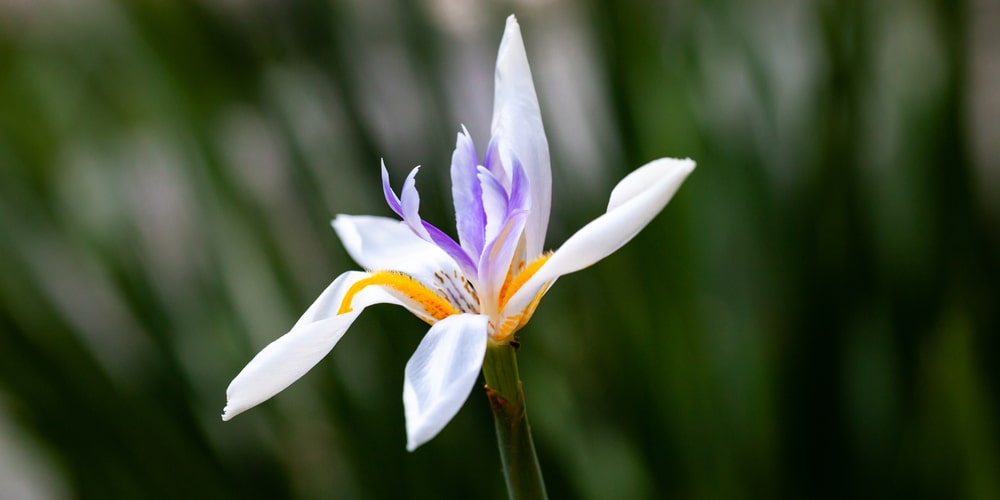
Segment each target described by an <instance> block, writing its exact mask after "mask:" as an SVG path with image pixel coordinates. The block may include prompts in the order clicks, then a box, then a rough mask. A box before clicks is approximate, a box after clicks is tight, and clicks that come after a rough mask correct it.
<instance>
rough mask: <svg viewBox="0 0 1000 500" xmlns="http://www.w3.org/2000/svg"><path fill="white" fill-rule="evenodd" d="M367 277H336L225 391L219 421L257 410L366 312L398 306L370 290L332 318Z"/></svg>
mask: <svg viewBox="0 0 1000 500" xmlns="http://www.w3.org/2000/svg"><path fill="white" fill-rule="evenodd" d="M366 276H368V273H362V272H356V271H351V272H347V273H344V274H342V275H340V276H338V277H337V279H335V280H334V281H333V283H331V284H330V286H329V287H327V289H326V290H324V291H323V293H322V294H320V296H319V298H317V299H316V301H315V302H313V304H312V306H310V307H309V309H308V310H306V313H305V314H303V315H302V317H301V318H300V319H299V321H298V322H297V323H296V324H295V326H293V327H292V329H291V331H289V332H288V333H286V334H285V335H283V336H281V337H280V338H278V339H277V340H275V341H274V342H271V343H270V344H269V345H268V346H267V347H265V348H264V349H263V350H262V351H260V353H258V354H257V356H255V357H254V358H253V359H252V360H251V361H250V363H248V364H247V365H246V366H245V367H244V368H243V370H242V371H240V373H239V374H238V375H236V378H235V379H233V381H232V383H230V384H229V388H228V389H226V407H225V409H224V410H223V414H222V419H223V420H229V419H231V418H233V417H235V416H236V415H238V414H240V413H242V412H243V411H246V410H248V409H250V408H253V407H254V406H257V405H258V404H260V403H262V402H264V401H266V400H267V399H269V398H270V397H271V396H274V395H275V394H277V393H279V392H281V391H282V390H284V389H285V388H286V387H288V386H289V385H291V383H292V382H295V381H296V380H298V379H299V378H300V377H302V376H303V375H305V374H306V372H308V371H309V370H310V369H311V368H312V367H313V366H315V365H316V363H318V362H319V360H321V359H323V357H324V356H326V355H327V353H329V352H330V350H331V349H333V346H335V345H336V344H337V342H338V341H339V340H340V338H341V337H343V336H344V333H345V332H347V329H348V327H350V326H351V323H353V322H354V320H355V319H357V317H358V314H359V313H360V312H361V311H362V310H363V309H364V308H365V307H368V306H369V305H372V304H377V303H386V302H387V303H392V304H398V303H399V302H398V301H397V300H396V299H394V298H393V297H392V296H390V295H389V294H387V293H385V292H383V291H382V290H380V289H378V288H376V287H371V288H366V289H365V290H363V291H362V292H360V293H358V294H357V295H356V296H355V297H354V300H353V301H352V306H353V309H354V310H353V312H350V313H347V314H341V315H337V311H338V309H339V308H340V303H341V301H342V300H343V298H344V295H345V294H346V293H347V290H348V289H350V287H351V285H353V284H354V283H356V282H357V281H358V280H361V279H363V278H365V277H366Z"/></svg>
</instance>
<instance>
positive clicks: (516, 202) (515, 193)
mask: <svg viewBox="0 0 1000 500" xmlns="http://www.w3.org/2000/svg"><path fill="white" fill-rule="evenodd" d="M511 160H512V163H513V164H514V168H513V169H511V170H513V179H512V180H511V187H510V200H509V201H508V202H507V211H508V212H514V211H517V210H525V211H527V210H530V209H531V208H533V207H532V206H531V183H530V182H529V181H528V173H527V172H525V170H524V167H523V166H522V165H521V162H520V160H518V159H517V156H514V155H511Z"/></svg>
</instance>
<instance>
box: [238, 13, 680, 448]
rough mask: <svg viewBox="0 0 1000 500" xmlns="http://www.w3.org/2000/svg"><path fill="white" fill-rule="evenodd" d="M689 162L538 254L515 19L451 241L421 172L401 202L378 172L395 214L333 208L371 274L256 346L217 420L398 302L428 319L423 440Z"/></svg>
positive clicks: (541, 179) (535, 136)
mask: <svg viewBox="0 0 1000 500" xmlns="http://www.w3.org/2000/svg"><path fill="white" fill-rule="evenodd" d="M693 169H694V162H693V161H691V160H675V159H669V158H662V159H659V160H655V161H652V162H650V163H648V164H646V165H644V166H642V167H640V168H639V169H638V170H635V171H634V172H632V173H631V174H629V175H628V176H627V177H625V178H624V179H623V180H622V181H621V182H619V183H618V185H617V186H616V187H615V189H614V190H613V191H612V192H611V199H610V201H609V202H608V210H607V212H606V213H605V214H603V215H601V216H600V217H598V218H597V219H595V220H593V221H592V222H590V223H589V224H587V225H586V226H584V227H583V228H582V229H580V230H579V231H578V232H577V233H576V234H574V235H573V236H572V237H570V238H569V240H567V241H566V242H565V243H563V245H562V246H561V247H559V249H558V250H556V251H555V252H551V253H543V248H544V247H543V245H544V242H545V231H546V227H547V225H548V218H549V208H550V202H551V173H550V170H549V151H548V143H547V141H546V139H545V132H544V130H543V128H542V118H541V113H540V112H539V109H538V99H537V97H536V96H535V89H534V86H533V84H532V81H531V70H530V69H529V67H528V59H527V55H526V53H525V51H524V44H523V42H522V40H521V31H520V28H519V26H518V24H517V20H516V19H515V18H514V16H510V17H509V18H508V19H507V27H506V30H505V31H504V36H503V40H502V41H501V42H500V50H499V54H498V56H497V68H496V89H495V95H494V110H493V125H492V139H491V141H490V144H489V146H488V147H487V148H486V152H485V156H484V157H483V160H482V161H480V159H479V156H478V154H477V153H476V149H475V146H474V145H473V143H472V139H471V138H470V137H469V134H468V132H467V131H465V130H464V129H463V131H462V132H461V133H459V134H458V140H457V144H456V147H455V152H454V154H453V156H452V164H451V175H452V195H453V198H454V203H455V219H456V223H457V224H456V225H457V232H458V241H455V240H454V239H452V238H451V237H450V236H448V235H447V234H446V233H444V232H443V231H441V230H439V229H437V228H436V227H434V226H432V225H431V224H429V223H427V222H425V221H423V220H422V219H421V218H420V215H419V213H418V210H419V205H420V196H419V194H418V193H417V190H416V187H415V182H414V179H415V176H416V174H417V170H418V169H417V168H415V169H413V171H412V172H411V173H410V175H409V176H408V177H407V179H406V181H405V182H404V183H403V187H402V190H401V192H400V195H399V196H398V197H397V196H396V194H395V192H393V190H392V189H391V188H390V186H389V179H388V173H387V172H386V169H385V166H384V165H383V167H382V181H383V191H384V194H385V197H386V200H387V202H388V204H389V206H390V207H391V208H392V209H393V211H395V212H396V214H397V215H399V216H400V218H402V222H399V221H397V220H393V219H388V218H384V217H375V216H351V215H339V216H337V218H336V219H334V221H333V227H334V229H335V230H336V231H337V234H338V235H339V236H340V239H341V241H342V242H343V243H344V246H345V247H346V248H347V251H348V253H350V255H351V257H353V258H354V260H355V261H357V263H358V264H360V265H361V266H362V267H363V268H365V269H367V270H368V271H366V272H359V271H348V272H346V273H344V274H342V275H340V276H338V277H337V279H335V280H334V281H333V283H332V284H331V285H330V286H329V287H327V289H326V290H325V291H323V293H322V294H320V296H319V298H318V299H316V301H315V302H314V303H313V304H312V306H310V307H309V309H308V310H307V311H306V312H305V314H303V315H302V317H301V318H300V319H299V321H298V322H297V323H296V324H295V326H293V327H292V329H291V330H290V331H289V332H288V333H286V334H285V335H284V336H282V337H280V338H279V339H277V340H275V341H274V342H272V343H271V344H270V345H268V346H267V347H265V348H264V350H262V351H261V352H260V353H259V354H258V355H257V356H256V357H255V358H254V359H253V360H251V361H250V363H249V364H247V366H246V367H245V368H244V369H243V371H241V372H240V373H239V375H237V376H236V378H235V379H234V380H233V382H232V383H231V384H230V385H229V389H228V390H227V391H226V396H227V398H228V404H227V405H226V408H225V410H224V413H223V416H222V418H223V420H229V419H231V418H232V417H234V416H236V415H237V414H239V413H241V412H243V411H245V410H247V409H249V408H252V407H253V406H255V405H257V404H260V403H261V402H263V401H265V400H267V399H268V398H270V397H271V396H274V395H275V394H277V393H278V392H280V391H281V390H283V389H284V388H286V387H288V386H289V385H290V384H291V383H292V382H294V381H295V380H297V379H298V378H299V377H301V376H302V375H304V374H305V373H306V372H307V371H309V369H311V368H312V367H313V366H314V365H315V364H316V363H317V362H319V360H320V359H322V358H323V357H324V356H326V355H327V353H329V352H330V350H331V349H332V348H333V346H334V345H336V344H337V341H339V340H340V338H341V337H342V336H343V335H344V333H345V332H346V331H347V329H348V328H349V327H350V326H351V323H353V322H354V320H355V319H356V318H357V317H358V315H359V314H360V313H361V311H362V310H363V309H364V308H366V307H368V306H370V305H372V304H379V303H391V304H397V305H401V306H403V307H405V308H407V309H408V310H410V311H411V312H412V313H413V314H415V315H416V316H417V317H419V318H421V319H423V320H424V321H426V322H427V323H429V324H430V325H431V328H430V330H429V331H428V332H427V335H426V336H425V337H424V338H423V340H422V341H421V342H420V345H419V346H418V347H417V350H416V352H414V354H413V357H412V358H410V361H409V362H408V363H407V364H406V373H405V379H404V382H403V404H404V408H405V413H406V431H407V449H409V450H411V451H412V450H413V449H415V448H416V447H418V446H420V445H421V444H423V443H425V442H427V441H428V440H430V439H431V438H433V437H434V436H435V435H437V433H438V432H440V431H441V429H442V428H444V426H445V425H446V424H447V423H448V422H449V421H450V420H451V418H452V417H453V416H454V415H455V414H456V413H457V412H458V410H459V409H460V408H461V407H462V405H463V404H464V402H465V400H466V399H467V398H468V396H469V393H470V392H471V390H472V387H473V386H474V385H475V382H476V379H477V378H478V376H479V372H480V371H481V369H482V365H483V358H484V355H485V353H486V349H487V345H488V343H490V342H492V343H497V344H502V343H507V342H509V341H510V340H511V338H512V336H513V334H514V332H515V331H517V330H518V329H520V328H521V327H522V326H524V324H525V323H526V322H527V321H528V320H529V319H530V318H531V315H532V313H534V311H535V307H536V306H537V305H538V302H539V300H541V298H542V296H543V295H544V294H545V292H546V291H547V290H548V289H549V287H550V286H552V284H553V283H554V282H555V281H556V279H558V278H559V277H560V276H563V275H565V274H569V273H572V272H574V271H578V270H580V269H583V268H585V267H587V266H590V265H591V264H594V263H595V262H597V261H599V260H601V259H603V258H604V257H606V256H608V255H609V254H611V253H612V252H614V251H615V250H617V249H618V248H620V247H621V246H622V245H624V244H625V243H627V242H628V241H629V240H631V239H632V237H633V236H635V235H636V233H638V232H639V231H640V230H641V229H642V228H643V227H645V226H646V224H648V223H649V222H650V221H651V220H652V219H653V217H655V216H656V214H658V213H659V212H660V211H661V210H662V209H663V207H664V206H665V205H666V204H667V202H668V201H670V198H671V197H673V195H674V193H675V192H676V191H677V189H678V188H679V187H680V185H681V183H682V182H683V181H684V179H685V178H686V177H687V176H688V174H690V173H691V171H692V170H693Z"/></svg>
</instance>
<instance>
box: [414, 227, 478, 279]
mask: <svg viewBox="0 0 1000 500" xmlns="http://www.w3.org/2000/svg"><path fill="white" fill-rule="evenodd" d="M420 222H421V224H422V225H423V230H424V231H425V232H427V233H428V236H429V237H430V239H429V240H428V241H430V242H431V243H434V244H435V245H437V246H438V248H440V249H441V250H444V251H445V253H447V254H448V255H450V256H451V258H452V259H455V262H456V263H457V264H458V265H459V267H461V268H462V273H463V274H465V275H466V276H476V275H477V270H476V269H477V268H476V264H475V262H473V260H472V259H471V258H469V254H467V253H465V250H464V249H463V248H462V247H461V246H459V244H458V243H455V240H454V239H452V237H451V236H448V235H447V234H446V233H445V232H444V231H442V230H440V229H438V228H436V227H434V226H433V225H432V224H431V223H430V222H426V221H420ZM418 235H419V234H418Z"/></svg>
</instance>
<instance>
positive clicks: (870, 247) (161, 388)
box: [0, 0, 1000, 499]
mask: <svg viewBox="0 0 1000 500" xmlns="http://www.w3.org/2000/svg"><path fill="white" fill-rule="evenodd" d="M511 12H514V13H516V14H517V15H518V17H519V19H520V22H521V25H522V29H523V32H524V38H525V41H526V44H527V48H528V54H529V58H530V61H531V64H532V69H533V72H534V79H535V83H536V86H537V89H538V93H539V98H540V101H541V105H542V111H543V116H544V120H545V125H546V128H547V131H548V137H549V141H550V145H551V149H552V165H553V178H554V207H553V217H552V223H551V228H550V232H549V237H548V243H547V244H548V246H549V247H551V248H555V247H557V246H558V245H559V243H560V242H562V241H563V240H564V239H565V238H566V237H567V236H568V235H570V234H572V232H573V231H575V230H576V229H577V228H579V227H580V226H582V225H583V224H585V223H586V222H587V221H589V220H590V219H591V218H593V217H595V216H596V215H597V214H599V213H601V212H602V211H603V206H604V204H605V203H606V201H607V196H608V194H609V192H610V189H611V188H612V187H613V186H614V184H615V183H616V182H617V181H618V179H620V178H621V177H622V176H624V175H625V174H626V173H627V172H628V171H630V170H631V169H633V168H636V167H637V166H639V165H641V164H642V163H644V162H646V161H649V160H651V159H654V158H657V157H661V156H674V157H691V158H694V159H696V160H697V161H698V164H699V166H698V169H697V170H696V171H695V172H694V174H693V175H692V176H691V177H690V178H689V180H688V181H687V183H686V184H685V185H684V186H683V187H682V188H681V190H680V192H679V193H678V195H677V197H676V198H675V199H674V200H673V201H672V202H671V204H670V205H669V206H668V207H667V209H666V210H665V211H664V213H663V214H662V215H660V216H659V217H658V218H657V219H656V220H655V221H654V222H653V223H652V224H651V225H650V226H649V227H647V228H646V230H645V231H644V232H642V233H641V234H640V235H639V236H638V237H637V238H636V239H635V240H634V241H633V242H632V243H630V244H629V245H628V246H626V247H625V248H623V249H622V250H621V251H619V252H618V253H616V254H615V255H613V256H612V257H610V258H608V259H607V260H605V261H603V262H601V263H600V264H598V265H596V266H594V267H592V268H590V269H588V270H586V271H585V272H581V273H578V274H576V275H572V276H569V277H566V278H563V279H562V280H560V282H559V284H558V285H557V286H556V287H554V288H553V289H552V291H551V292H550V293H549V294H548V295H547V296H546V298H545V300H544V301H543V305H542V307H541V308H540V309H539V312H538V313H537V314H536V315H535V317H534V319H533V320H532V322H531V323H530V324H529V326H528V327H527V328H526V329H525V330H523V331H522V332H521V340H522V348H521V355H520V364H521V370H522V376H523V379H524V380H525V387H526V391H527V399H528V409H529V414H530V416H531V419H532V423H533V427H534V432H535V440H536V445H537V447H538V451H539V455H540V459H541V461H542V465H543V468H544V473H545V477H546V479H547V483H548V486H549V490H550V493H551V495H552V496H553V497H554V498H584V499H620V498H704V499H716V498H718V499H725V498H734V499H740V498H762V499H765V498H766V499H770V498H789V499H791V498H868V497H872V498H889V497H893V498H969V499H994V498H1000V427H998V424H1000V397H998V394H1000V376H998V371H997V366H998V363H997V361H998V350H1000V349H998V344H1000V340H998V334H1000V317H998V314H1000V313H998V311H1000V294H998V292H1000V258H998V257H1000V30H997V29H996V28H997V26H1000V4H998V3H996V2H993V1H991V0H958V1H951V0H909V1H904V0H885V1H880V2H866V1H863V0H846V1H834V0H828V1H816V2H807V1H795V0H715V1H710V2H695V1H684V0H675V1H669V2H647V1H644V0H621V1H615V2H603V1H569V0H534V1H529V0H522V1H515V2H499V1H494V2H488V1H473V0H422V1H414V2H396V1H392V0H374V1H370V0H352V1H346V2H334V1H329V0H323V1H320V0H308V1H295V2H283V1H277V0H201V1H195V0H178V1H165V0H144V1H134V2H121V3H119V2H112V1H110V0H62V1H44V0H42V1H32V0H3V1H0V498H5V499H6V498H11V499H31V498H43V499H44V498H56V499H58V498H100V499H114V498H144V499H155V498H215V499H220V498H489V499H499V498H504V496H505V491H504V489H503V481H502V476H501V473H500V464H499V459H498V455H497V451H496V448H495V441H494V436H493V424H492V421H491V416H490V413H489V410H488V405H487V401H486V398H485V397H483V395H482V394H481V393H480V392H479V391H478V390H476V391H475V392H474V393H473V395H472V397H471V398H470V400H469V401H468V402H467V403H466V405H465V407H464V408H463V410H462V411H461V413H460V414H459V415H458V417H457V418H456V419H455V420H454V421H453V422H452V423H451V424H450V425H449V426H448V427H447V428H446V429H445V430H444V431H443V432H442V433H441V434H440V436H439V437H437V438H436V439H434V440H433V441H431V442H430V443H429V444H427V445H425V446H423V447H422V448H420V449H419V450H417V451H416V452H415V453H412V454H411V453H407V452H406V451H405V449H404V442H405V436H404V422H403V411H402V402H401V397H400V394H401V385H402V384H401V382H402V378H403V366H404V364H405V362H406V360H407V358H408V357H409V355H410V354H411V353H412V351H413V349H414V348H415V346H416V345H417V343H418V341H419V339H420V336H421V335H422V333H423V332H424V331H425V330H426V327H425V326H424V324H423V323H422V322H420V321H419V320H417V319H415V318H413V317H412V316H410V315H408V314H407V313H406V312H404V311H403V310H401V309H396V308H392V307H388V306H380V307H376V308H373V309H371V310H369V311H368V312H366V313H365V315H363V317H362V319H361V320H360V321H359V322H358V323H356V324H355V326H354V327H353V329H352V331H351V333H350V334H349V335H347V336H346V337H345V339H344V340H343V341H342V342H341V343H340V345H339V346H338V347H337V348H336V349H335V350H334V352H333V353H332V355H331V356H330V357H328V358H327V359H326V360H324V361H323V362H322V363H320V364H319V365H318V366H317V367H316V368H315V369H313V370H312V372H311V373H309V374H308V375H307V376H306V377H305V378H303V379H302V380H301V381H299V382H298V383H296V384H295V385H293V386H292V387H291V388H290V389H288V390H286V391H284V392H283V393H281V394H280V395H279V396H278V397H276V398H275V399H273V400H272V401H270V402H268V403H266V404H264V405H262V406H260V407H258V408H256V409H254V410H252V411H250V412H248V413H246V414H244V415H241V416H240V417H239V418H237V419H235V420H234V421H232V422H228V423H225V424H224V423H223V422H222V421H221V420H220V418H219V415H220V413H221V410H222V407H223V404H224V401H225V388H226V386H227V385H228V383H229V381H230V380H231V379H232V377H233V376H234V375H235V374H236V373H237V372H238V371H239V370H240V369H241V368H242V366H243V365H244V364H245V363H246V362H247V361H248V360H249V359H250V358H251V357H252V356H253V355H254V354H255V353H256V352H257V351H258V350H259V349H260V348H262V347H263V346H264V345H266V344H267V343H268V342H270V341H271V340H272V339H274V338H276V337H277V336H278V335H280V334H282V333H283V332H285V331H286V330H287V329H288V328H289V327H290V326H291V325H292V324H293V323H294V321H295V319H296V318H297V317H298V315H299V314H300V313H301V312H302V311H304V309H305V308H306V307H307V306H308V305H309V303H310V302H311V301H312V299H313V298H314V297H315V296H316V295H317V294H319V292H320V291H321V290H322V289H323V288H324V287H325V286H326V285H327V284H328V283H329V281H331V280H332V279H333V278H334V277H335V276H336V275H338V274H339V273H340V272H342V271H344V270H348V269H352V268H355V265H354V264H353V263H352V262H351V261H350V259H349V258H348V256H347V255H346V253H345V252H344V251H343V249H342V248H341V247H340V245H339V242H338V241H337V238H336V236H335V234H334V232H333V231H332V230H331V229H330V227H329V220H330V219H331V217H332V216H333V215H335V214H337V213H352V214H381V215H390V214H391V213H390V211H389V210H388V208H387V207H386V206H385V205H384V202H383V201H382V198H381V192H380V182H379V170H378V169H379V159H380V158H383V157H384V158H385V160H386V162H387V164H388V165H389V168H390V172H391V174H392V176H393V178H394V179H395V180H396V183H397V185H398V183H399V182H401V180H402V178H403V176H404V175H405V173H406V172H407V171H408V170H409V169H410V168H411V167H412V166H414V165H416V164H423V165H425V168H424V169H423V170H422V171H421V172H422V173H421V176H420V178H419V186H420V189H421V192H422V193H423V200H424V205H423V206H422V210H423V214H424V215H425V216H426V217H427V218H428V219H429V220H431V221H434V222H436V223H437V224H438V225H439V226H441V227H448V228H450V227H451V221H450V214H449V211H450V210H451V201H450V197H449V196H448V193H449V186H448V178H447V172H448V163H449V159H450V152H451V148H452V147H453V145H454V139H455V134H456V132H457V131H458V130H459V128H460V125H461V124H465V125H466V126H467V127H468V128H469V130H470V131H471V133H472V135H473V137H474V138H475V139H476V141H477V143H478V144H479V145H480V147H482V146H484V145H485V144H486V141H487V139H488V134H489V130H488V127H489V117H490V113H491V110H492V92H493V87H492V74H493V64H494V59H495V55H496V49H497V45H498V42H499V39H500V35H501V33H502V30H503V26H504V19H505V17H506V16H507V15H508V14H509V13H511Z"/></svg>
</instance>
